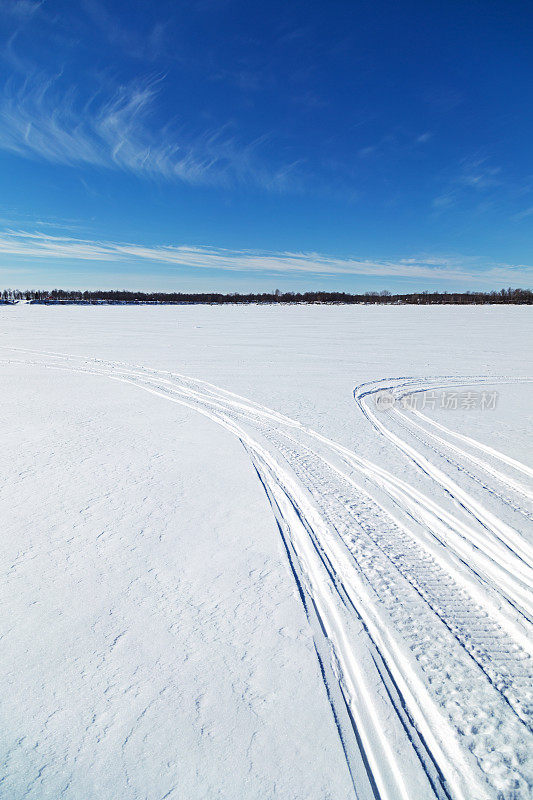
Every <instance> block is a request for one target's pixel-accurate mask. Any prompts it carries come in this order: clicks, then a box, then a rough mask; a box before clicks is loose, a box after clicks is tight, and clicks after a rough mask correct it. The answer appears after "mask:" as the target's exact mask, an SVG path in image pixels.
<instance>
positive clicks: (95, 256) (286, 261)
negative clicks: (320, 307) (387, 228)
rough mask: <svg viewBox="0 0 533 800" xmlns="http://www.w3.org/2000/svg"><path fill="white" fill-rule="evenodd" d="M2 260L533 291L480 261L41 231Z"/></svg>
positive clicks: (17, 235) (6, 244)
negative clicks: (152, 242) (149, 242)
mask: <svg viewBox="0 0 533 800" xmlns="http://www.w3.org/2000/svg"><path fill="white" fill-rule="evenodd" d="M0 254H2V255H3V256H4V257H7V256H14V257H20V258H23V259H46V260H54V261H55V262H56V263H57V262H58V261H62V260H67V259H68V260H69V261H70V262H74V261H88V262H91V261H92V262H105V263H109V264H111V265H115V266H116V267H118V266H120V265H122V266H130V267H131V266H133V265H137V266H138V265H139V264H141V265H142V264H143V263H144V264H146V265H151V267H152V268H153V266H154V265H157V264H159V265H161V264H164V265H166V266H167V267H168V268H175V269H180V268H181V269H187V270H215V271H220V272H228V271H229V272H241V273H249V274H253V273H262V274H272V275H285V276H290V275H293V276H294V275H300V276H306V275H307V276H315V277H331V276H343V275H344V276H357V275H359V276H367V277H369V278H383V277H390V278H407V279H416V280H419V281H426V282H427V281H428V280H431V281H436V282H437V281H438V282H441V281H446V282H447V283H449V284H452V285H453V284H456V285H460V284H464V283H470V284H476V285H481V284H483V285H489V286H499V285H508V284H509V283H511V284H513V285H515V286H516V285H520V286H530V285H532V284H533V267H532V266H527V265H521V264H492V265H489V266H487V267H485V268H482V264H481V261H480V259H475V258H463V259H461V258H457V257H455V258H444V257H437V256H420V257H411V258H400V259H397V260H394V261H393V260H372V259H362V258H339V257H334V256H328V255H324V254H321V253H313V252H311V253H305V252H296V253H295V252H281V253H275V252H267V251H252V250H229V249H221V248H215V247H193V246H188V245H161V246H154V247H148V246H144V245H139V244H132V243H125V242H110V241H97V240H90V239H78V238H73V237H70V236H58V235H52V234H49V233H45V232H42V231H32V232H30V231H21V230H7V231H5V232H3V233H0Z"/></svg>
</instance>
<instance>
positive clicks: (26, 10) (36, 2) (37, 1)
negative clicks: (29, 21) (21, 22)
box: [0, 0, 44, 19]
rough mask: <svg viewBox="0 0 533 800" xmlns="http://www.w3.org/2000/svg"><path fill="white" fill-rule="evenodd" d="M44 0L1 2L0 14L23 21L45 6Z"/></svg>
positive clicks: (4, 0) (2, 0) (1, 0)
mask: <svg viewBox="0 0 533 800" xmlns="http://www.w3.org/2000/svg"><path fill="white" fill-rule="evenodd" d="M43 2H44V0H0V12H1V13H2V14H6V15H9V16H12V17H16V18H19V19H23V18H24V17H31V16H32V14H35V12H36V11H38V10H39V9H40V7H41V6H42V5H43Z"/></svg>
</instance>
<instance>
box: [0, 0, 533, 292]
mask: <svg viewBox="0 0 533 800" xmlns="http://www.w3.org/2000/svg"><path fill="white" fill-rule="evenodd" d="M532 42H533V4H532V3H531V2H529V0H528V1H527V2H514V1H513V0H506V1H505V2H498V0H479V2H476V1H474V0H460V1H459V0H443V2H434V1H433V0H424V2H422V1H421V0H420V1H419V0H410V1H409V2H405V1H402V0H400V1H399V2H398V1H397V2H392V0H390V1H389V2H380V0H373V1H372V2H370V1H368V2H359V0H343V2H338V1H337V0H328V1H327V2H325V1H324V2H316V1H314V0H305V1H302V2H300V1H299V0H291V2H288V3H287V2H277V0H272V1H271V2H269V3H256V2H253V0H247V2H240V0H239V1H238V2H237V1H235V0H181V1H180V2H176V1H175V0H173V1H172V2H170V0H158V2H156V3H154V2H150V3H149V2H147V1H146V0H144V2H140V1H139V0H129V1H128V2H118V0H69V1H68V2H66V1H65V2H63V1H62V0H57V1H55V0H43V1H42V2H39V0H0V65H1V69H0V188H1V192H0V284H1V285H3V286H12V287H20V288H23V287H26V286H33V287H37V286H42V287H52V286H62V287H79V288H95V287H117V288H134V289H158V290H179V289H183V290H187V291H189V290H199V291H203V290H208V289H213V290H218V291H220V290H223V291H240V290H243V291H244V290H272V289H274V288H280V289H284V290H301V289H314V288H321V289H345V290H348V291H350V290H352V291H361V290H363V291H366V290H374V289H378V290H380V289H385V288H387V289H390V290H399V291H412V290H419V289H429V290H433V289H449V290H456V289H460V290H467V289H478V288H481V289H491V288H497V289H499V288H501V287H502V286H507V285H512V286H524V287H525V286H532V285H533V280H532V276H533V47H532V46H531V43H532Z"/></svg>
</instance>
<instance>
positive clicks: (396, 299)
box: [0, 288, 533, 305]
mask: <svg viewBox="0 0 533 800" xmlns="http://www.w3.org/2000/svg"><path fill="white" fill-rule="evenodd" d="M19 300H26V301H29V302H30V303H40V304H46V305H53V304H65V303H76V304H88V305H93V304H98V303H107V304H121V303H122V304H124V303H135V304H140V303H152V304H163V303H165V304H182V305H183V304H193V303H204V304H206V303H208V304H216V305H224V304H229V303H240V304H244V303H337V304H347V305H351V304H355V303H371V304H393V303H394V304H408V305H447V304H458V305H473V304H475V305H488V304H498V305H501V304H514V305H531V304H533V292H532V291H531V290H529V289H511V288H509V289H501V290H499V291H492V292H413V293H411V294H391V293H390V292H387V291H382V292H365V293H364V294H348V293H346V292H301V293H300V292H298V293H295V292H280V291H279V289H277V290H276V291H275V292H272V293H268V292H265V293H263V294H252V293H250V294H218V293H216V292H205V293H200V294H196V293H188V292H132V291H126V290H117V289H113V290H101V289H97V290H94V291H84V292H82V291H78V290H69V289H53V290H52V291H49V290H44V289H26V290H23V291H21V290H18V289H4V290H3V291H2V292H1V293H0V302H3V303H12V302H17V301H19Z"/></svg>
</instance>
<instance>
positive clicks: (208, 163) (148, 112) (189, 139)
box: [0, 74, 296, 192]
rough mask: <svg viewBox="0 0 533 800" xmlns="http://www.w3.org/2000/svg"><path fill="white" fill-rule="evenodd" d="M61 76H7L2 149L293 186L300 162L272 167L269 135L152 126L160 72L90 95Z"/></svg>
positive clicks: (141, 171)
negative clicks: (266, 154)
mask: <svg viewBox="0 0 533 800" xmlns="http://www.w3.org/2000/svg"><path fill="white" fill-rule="evenodd" d="M63 77H64V76H63V75H62V74H59V75H55V76H53V77H50V76H45V75H39V74H35V75H33V76H31V77H29V78H26V79H24V80H20V78H19V77H18V76H12V77H11V79H10V80H8V82H7V83H6V84H5V86H4V90H3V92H2V93H1V94H0V149H2V150H6V151H9V152H11V153H16V154H18V155H20V156H23V157H26V158H33V159H42V160H45V161H49V162H51V163H53V164H67V165H72V166H75V165H90V166H96V167H101V168H107V169H120V170H124V171H127V172H131V173H135V174H138V175H143V176H147V177H152V178H163V179H166V180H178V181H183V182H185V183H190V184H195V185H214V186H230V185H239V184H243V185H245V184H251V185H255V186H259V187H261V188H263V189H266V190H269V191H278V192H279V191H285V190H288V189H295V188H296V178H295V174H294V173H295V166H296V165H295V164H284V165H281V166H279V168H277V169H274V168H272V167H270V166H268V167H267V166H266V164H265V163H264V161H263V159H262V158H261V150H262V149H263V148H264V147H266V146H267V145H268V136H263V137H260V138H257V139H255V140H254V141H251V142H249V143H242V142H241V141H239V140H238V138H237V136H236V135H234V134H233V133H232V129H231V126H230V125H225V126H222V127H218V128H214V129H209V130H205V131H203V132H201V133H199V134H186V133H185V131H184V129H181V130H180V129H179V128H176V127H172V126H170V125H168V124H167V125H163V126H160V127H157V126H154V124H153V118H154V116H155V110H156V109H155V105H156V99H157V97H158V93H159V88H160V84H161V82H162V78H160V77H159V78H151V79H145V80H140V81H139V80H137V81H133V82H130V83H128V84H124V85H120V86H117V87H115V88H112V89H110V90H108V91H107V90H105V89H103V88H100V89H99V90H98V91H97V92H94V93H93V94H91V95H89V96H88V97H85V98H82V97H80V96H79V94H78V93H77V91H76V89H74V88H72V87H69V86H68V85H66V86H65V85H64V81H63Z"/></svg>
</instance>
